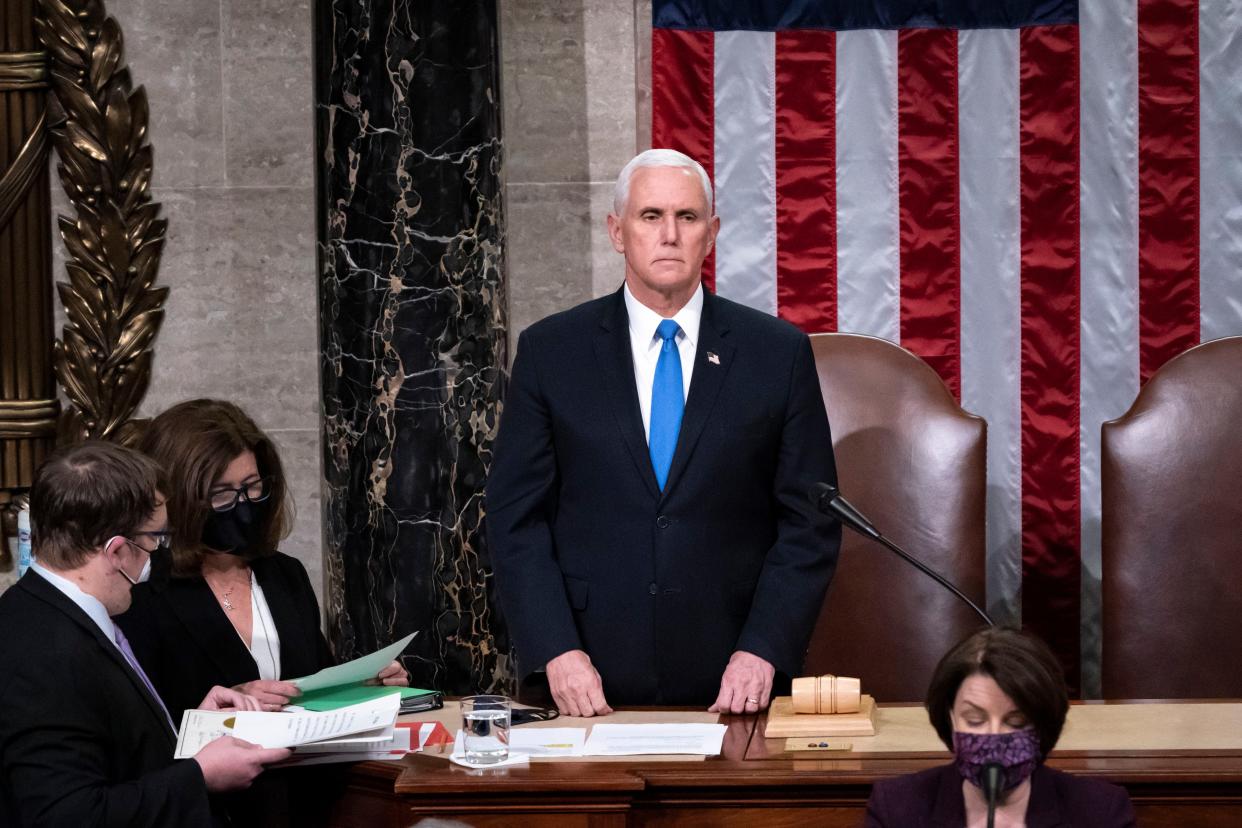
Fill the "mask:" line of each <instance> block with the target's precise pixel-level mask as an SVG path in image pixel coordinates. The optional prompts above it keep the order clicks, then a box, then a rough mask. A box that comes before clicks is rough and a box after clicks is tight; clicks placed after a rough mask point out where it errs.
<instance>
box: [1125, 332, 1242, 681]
mask: <svg viewBox="0 0 1242 828" xmlns="http://www.w3.org/2000/svg"><path fill="white" fill-rule="evenodd" d="M1101 455H1102V464H1101V490H1102V496H1103V513H1102V519H1103V548H1102V556H1103V561H1102V564H1103V566H1102V579H1103V582H1102V584H1101V591H1102V599H1103V617H1102V633H1103V656H1102V657H1103V663H1102V668H1103V669H1102V675H1101V679H1102V690H1103V693H1104V696H1105V697H1106V698H1224V697H1229V698H1234V697H1238V696H1242V337H1237V336H1235V337H1229V338H1227V339H1217V340H1215V341H1213V342H1208V343H1205V344H1203V345H1199V346H1198V347H1195V348H1191V349H1190V350H1189V351H1186V352H1185V353H1183V354H1181V355H1180V356H1178V357H1176V358H1175V359H1172V360H1170V361H1169V362H1168V363H1166V364H1165V365H1164V366H1163V367H1162V368H1161V369H1160V370H1159V371H1157V372H1156V373H1155V375H1154V376H1153V377H1152V378H1151V379H1150V380H1149V381H1148V382H1147V384H1146V385H1145V386H1144V387H1143V389H1142V390H1141V391H1140V392H1139V395H1138V398H1137V399H1136V400H1135V401H1134V405H1132V406H1131V407H1130V410H1129V411H1127V412H1126V413H1125V415H1124V416H1122V417H1120V418H1118V419H1116V420H1112V421H1111V422H1107V423H1104V428H1103V444H1102V446H1101Z"/></svg>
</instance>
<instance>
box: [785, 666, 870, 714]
mask: <svg viewBox="0 0 1242 828" xmlns="http://www.w3.org/2000/svg"><path fill="white" fill-rule="evenodd" d="M861 704H862V690H861V688H860V685H859V681H858V679H856V678H849V677H848V676H834V675H826V676H803V677H801V678H796V679H794V680H793V709H794V712H795V713H857V712H858V710H859V707H860V705H861Z"/></svg>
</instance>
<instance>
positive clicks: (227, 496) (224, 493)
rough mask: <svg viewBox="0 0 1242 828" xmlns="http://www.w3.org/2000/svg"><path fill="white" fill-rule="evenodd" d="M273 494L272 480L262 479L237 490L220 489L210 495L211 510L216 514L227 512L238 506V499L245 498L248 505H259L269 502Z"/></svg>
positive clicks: (268, 478)
mask: <svg viewBox="0 0 1242 828" xmlns="http://www.w3.org/2000/svg"><path fill="white" fill-rule="evenodd" d="M271 494H272V478H270V477H260V478H259V479H258V480H255V481H253V482H250V483H245V484H243V485H241V486H238V487H237V488H236V489H219V490H217V491H214V492H212V493H211V495H210V501H211V508H212V510H213V511H216V512H227V511H229V510H231V509H232V508H233V507H234V506H236V505H237V500H238V498H242V497H244V498H245V499H246V502H247V503H259V502H260V501H263V500H267V498H268V497H269V496H270V495H271Z"/></svg>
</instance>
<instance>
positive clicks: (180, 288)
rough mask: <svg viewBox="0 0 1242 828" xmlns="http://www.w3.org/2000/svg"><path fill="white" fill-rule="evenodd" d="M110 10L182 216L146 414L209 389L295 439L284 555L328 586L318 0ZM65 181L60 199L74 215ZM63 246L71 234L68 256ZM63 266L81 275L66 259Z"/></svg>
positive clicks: (175, 229)
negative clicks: (291, 512)
mask: <svg viewBox="0 0 1242 828" xmlns="http://www.w3.org/2000/svg"><path fill="white" fill-rule="evenodd" d="M105 6H106V8H107V10H108V13H109V14H111V15H112V16H113V17H115V18H116V19H117V21H118V22H119V23H120V24H121V29H122V31H123V33H124V42H125V58H126V60H127V61H128V63H129V67H130V74H131V76H132V78H133V80H134V83H135V84H141V85H144V86H145V87H146V89H147V95H148V100H149V102H150V113H151V127H150V134H151V143H152V146H153V147H154V154H155V155H154V157H155V171H154V175H153V179H152V196H153V198H154V199H155V200H156V201H159V202H161V203H162V204H163V215H164V216H165V217H166V218H167V219H168V241H167V244H166V245H165V247H164V256H163V262H162V265H161V268H160V275H159V279H160V282H161V283H163V284H165V285H167V286H169V287H170V288H171V292H170V294H169V299H168V304H167V307H166V314H165V318H164V325H163V328H162V329H161V331H160V334H159V338H158V339H157V340H156V346H155V361H154V366H153V376H152V380H151V387H150V391H149V393H148V394H147V397H146V400H145V401H144V403H143V405H142V408H141V410H140V414H141V415H142V416H150V415H152V414H155V413H158V412H159V411H161V410H163V409H164V408H165V407H167V406H168V405H170V404H172V403H174V402H177V401H179V400H182V399H185V398H188V397H200V396H211V397H223V398H227V399H231V400H233V401H235V402H237V403H238V404H240V405H241V406H242V407H243V408H245V409H246V410H247V411H248V412H250V414H251V415H252V416H254V418H255V419H256V420H257V421H258V423H259V425H260V426H261V427H262V428H264V429H265V430H267V431H268V432H269V433H270V434H271V435H272V436H273V438H274V439H275V440H276V441H277V443H278V444H279V445H280V448H281V451H282V458H283V459H284V462H285V468H286V470H287V473H288V475H289V478H290V480H289V483H290V491H291V492H292V494H293V498H294V502H295V505H296V507H297V520H296V522H295V525H294V530H293V535H292V537H290V538H289V539H288V541H286V543H285V546H284V547H283V548H284V551H286V552H289V553H290V554H293V555H295V556H297V557H298V558H299V559H301V560H302V562H303V563H304V564H305V565H306V568H307V570H308V572H309V573H310V577H311V583H312V584H315V585H316V587H318V586H319V585H320V584H321V583H322V580H323V579H322V551H321V548H322V529H321V527H322V523H321V518H320V495H319V480H320V461H319V457H320V452H319V378H318V359H317V346H316V321H315V320H316V312H315V308H316V276H315V226H314V205H313V201H314V198H313V197H314V166H313V163H312V158H311V155H312V152H313V138H312V135H313V132H312V124H313V114H312V109H311V104H312V73H311V42H312V41H311V4H310V0H206V2H185V1H184V0H105ZM56 180H57V179H56V178H55V175H54V174H53V182H54V183H53V199H54V206H53V210H54V212H55V211H57V210H59V211H61V212H67V208H66V205H65V200H64V196H63V194H62V193H60V192H59V190H58V187H57V185H56V183H55V182H56ZM60 244H61V243H60V240H59V237H58V236H56V237H55V238H54V240H53V249H54V250H55V251H56V252H57V254H58V255H59V248H60ZM54 277H55V278H56V279H58V280H63V279H64V278H65V276H64V272H63V268H62V266H61V265H60V263H59V259H58V261H57V264H56V266H55V268H54ZM58 304H59V303H58ZM61 324H63V319H58V321H57V331H58V332H59V330H60V325H61ZM13 574H14V573H13V572H11V571H10V572H8V573H0V577H7V578H10V579H11V578H12V576H13ZM3 585H4V584H3V583H0V587H2V586H3Z"/></svg>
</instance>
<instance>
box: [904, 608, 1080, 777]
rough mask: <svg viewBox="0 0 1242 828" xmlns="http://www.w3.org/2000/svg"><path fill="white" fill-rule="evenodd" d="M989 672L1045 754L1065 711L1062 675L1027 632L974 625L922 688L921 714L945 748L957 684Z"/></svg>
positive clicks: (950, 731) (1066, 695)
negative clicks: (924, 698) (973, 630)
mask: <svg viewBox="0 0 1242 828" xmlns="http://www.w3.org/2000/svg"><path fill="white" fill-rule="evenodd" d="M976 674H978V675H984V676H989V677H991V678H992V679H993V680H994V681H995V682H996V683H997V685H999V686H1000V689H1001V690H1003V691H1005V695H1007V696H1009V698H1011V699H1013V702H1014V704H1016V705H1017V706H1018V709H1019V710H1021V711H1022V714H1023V715H1024V716H1026V718H1027V720H1028V721H1030V723H1031V726H1032V727H1034V728H1035V732H1036V733H1038V734H1039V752H1040V755H1041V757H1046V756H1047V755H1048V752H1049V751H1051V750H1052V748H1053V747H1054V746H1055V745H1056V743H1057V739H1059V738H1060V737H1061V728H1062V727H1063V726H1064V725H1065V716H1066V714H1067V713H1068V712H1069V692H1068V691H1067V690H1066V687H1065V676H1064V674H1063V673H1062V672H1061V665H1060V663H1058V662H1057V659H1056V656H1054V655H1053V654H1052V651H1051V650H1049V649H1048V645H1047V644H1045V643H1044V642H1043V641H1041V640H1040V639H1038V638H1036V637H1035V636H1033V635H1030V634H1029V633H1025V632H1021V631H1019V630H1015V629H1005V628H1002V627H990V628H988V629H985V630H980V631H979V632H977V633H975V634H974V635H972V636H970V637H969V638H967V639H966V640H965V641H963V642H961V643H960V644H958V645H957V646H956V647H954V648H953V649H952V650H949V652H948V653H946V654H945V657H944V658H942V659H940V663H939V664H937V665H936V672H935V673H934V674H933V675H932V680H931V684H930V685H929V686H928V688H927V701H926V702H925V706H926V707H927V716H928V718H929V719H931V723H932V726H933V727H935V728H936V733H937V734H938V735H939V736H940V741H942V742H944V743H945V744H946V745H947V746H948V747H949V750H953V722H952V720H951V719H950V718H949V713H950V711H952V710H953V703H954V701H955V700H956V699H957V691H958V688H960V687H961V686H962V682H963V681H965V680H966V679H967V677H969V676H973V675H976Z"/></svg>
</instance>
